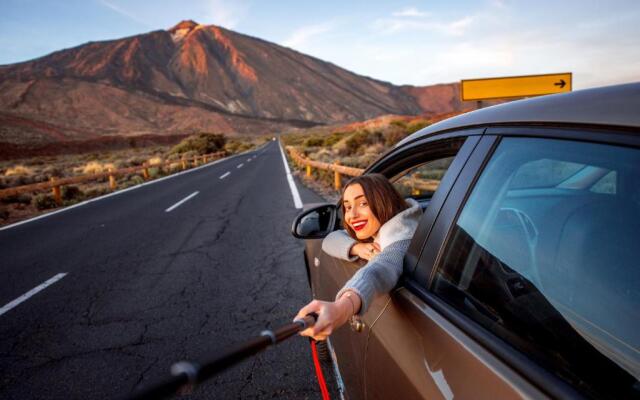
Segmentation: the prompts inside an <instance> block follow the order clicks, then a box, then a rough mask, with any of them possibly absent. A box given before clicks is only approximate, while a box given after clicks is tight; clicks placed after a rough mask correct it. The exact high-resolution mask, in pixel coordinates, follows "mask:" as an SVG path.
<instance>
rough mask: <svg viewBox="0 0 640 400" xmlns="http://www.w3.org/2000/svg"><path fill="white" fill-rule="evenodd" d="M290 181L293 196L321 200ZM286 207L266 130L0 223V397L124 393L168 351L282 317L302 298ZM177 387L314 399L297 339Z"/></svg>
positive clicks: (290, 207) (189, 354) (211, 345)
mask: <svg viewBox="0 0 640 400" xmlns="http://www.w3.org/2000/svg"><path fill="white" fill-rule="evenodd" d="M297 187H298V189H299V191H300V196H301V197H302V201H303V202H305V203H308V202H318V201H322V199H321V198H320V197H318V196H317V195H315V194H314V193H312V192H310V191H308V190H306V189H305V188H304V187H302V186H301V185H299V184H298V185H297ZM298 211H299V210H297V209H296V208H295V207H294V199H293V197H292V192H291V190H290V187H289V184H288V182H287V178H286V172H285V167H284V163H283V159H282V154H281V150H280V147H279V144H278V142H276V141H272V142H269V143H267V144H266V145H265V146H264V147H262V148H260V149H258V150H256V151H253V152H250V153H246V154H244V155H240V156H234V157H229V158H227V159H224V160H221V161H218V162H217V163H215V164H214V165H207V166H204V167H201V168H199V169H198V170H193V171H190V172H188V173H183V174H181V175H179V176H175V177H171V178H168V179H164V180H162V181H159V182H155V183H152V184H148V185H145V186H142V187H138V188H136V189H134V190H129V191H127V192H125V193H121V194H118V195H114V196H110V197H107V198H104V199H100V200H98V201H93V202H90V203H87V204H84V205H81V206H79V207H75V208H73V209H70V210H66V211H63V212H60V213H57V214H55V215H51V216H47V217H45V218H41V219H38V220H35V221H31V222H28V223H24V224H21V225H18V226H14V227H10V228H8V229H3V230H0V254H1V259H0V277H1V279H0V307H2V306H4V307H3V311H2V314H1V315H0V398H2V399H7V400H8V399H31V398H38V399H70V398H76V399H112V398H122V397H123V396H125V397H126V396H127V395H129V394H131V393H132V391H133V390H134V389H139V388H141V387H146V386H148V385H149V384H151V383H154V382H157V381H158V380H161V379H162V378H164V377H167V376H168V368H169V366H170V365H171V364H172V363H173V362H175V361H178V360H182V359H187V360H202V359H206V358H207V356H208V355H211V354H213V353H214V352H215V351H216V350H217V349H221V348H224V347H225V346H227V345H229V344H233V343H237V342H238V341H242V340H243V339H247V338H249V337H252V336H255V335H257V334H258V333H259V332H260V331H261V330H262V329H265V328H267V327H273V328H275V327H277V326H279V325H282V324H284V323H288V322H289V321H290V320H291V318H292V317H293V316H294V315H295V312H296V311H297V310H298V309H299V307H301V306H302V305H304V304H305V303H306V302H307V301H308V300H309V296H310V294H309V289H308V286H307V283H306V275H305V271H304V264H303V262H304V261H303V259H302V255H301V254H302V248H303V244H302V242H301V241H298V240H296V239H294V238H293V237H292V236H291V234H290V226H291V222H292V220H293V218H294V216H295V215H296V214H297V212H298ZM61 274H66V275H61ZM51 278H55V279H53V281H50V279H51ZM47 284H48V285H47ZM36 288H39V289H41V290H40V291H39V292H37V293H35V294H33V293H31V295H29V292H30V291H33V290H34V289H36ZM36 290H37V289H36ZM25 294H26V295H27V296H26V298H25V297H22V298H21V296H24V295H25ZM20 299H22V300H24V301H22V302H19V304H17V305H16V304H15V303H16V301H20ZM12 302H13V303H14V305H13V306H12ZM183 398H193V399H209V398H216V399H235V398H278V399H304V398H309V399H316V398H319V390H318V385H317V381H316V378H315V374H314V370H313V365H312V362H311V356H310V349H309V346H308V342H307V341H306V340H304V339H303V338H300V337H296V338H293V339H291V340H290V341H289V342H286V343H283V344H280V345H278V346H277V347H274V348H271V349H269V350H268V351H266V352H264V353H262V354H261V355H260V356H258V357H255V358H253V359H252V360H249V361H246V362H244V363H242V364H241V365H238V366H236V367H234V368H233V369H231V370H228V371H226V372H225V373H223V374H221V375H218V376H217V377H215V378H213V379H212V380H211V381H210V382H208V383H206V384H204V385H202V386H200V387H199V389H198V390H197V391H196V392H195V393H194V394H193V395H192V396H187V397H183Z"/></svg>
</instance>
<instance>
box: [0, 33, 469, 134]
mask: <svg viewBox="0 0 640 400" xmlns="http://www.w3.org/2000/svg"><path fill="white" fill-rule="evenodd" d="M458 98H459V96H458V89H457V84H448V85H446V84H445V85H436V86H431V87H413V86H395V85H392V84H390V83H388V82H382V81H378V80H375V79H371V78H367V77H363V76H360V75H357V74H354V73H352V72H349V71H347V70H345V69H342V68H340V67H337V66H335V65H333V64H331V63H328V62H324V61H322V60H319V59H316V58H313V57H310V56H307V55H304V54H301V53H299V52H296V51H294V50H291V49H288V48H285V47H282V46H279V45H276V44H274V43H270V42H267V41H264V40H261V39H257V38H253V37H250V36H247V35H243V34H239V33H236V32H233V31H230V30H227V29H223V28H220V27H218V26H214V25H208V26H205V25H199V24H197V23H195V22H193V21H183V22H181V23H179V24H178V25H176V26H175V27H173V28H171V29H169V30H159V31H154V32H150V33H146V34H141V35H136V36H132V37H128V38H123V39H118V40H111V41H104V42H90V43H86V44H83V45H81V46H78V47H75V48H72V49H66V50H61V51H58V52H55V53H52V54H49V55H47V56H44V57H42V58H39V59H35V60H32V61H28V62H24V63H19V64H12V65H5V66H0V145H1V144H2V143H6V144H12V145H27V144H28V145H31V146H33V145H36V144H46V143H51V142H64V141H68V140H92V139H97V138H100V137H103V136H105V135H142V134H145V135H149V134H155V135H175V134H185V133H190V132H196V131H210V132H223V133H229V134H235V133H238V134H242V133H254V134H258V133H267V132H273V131H281V130H286V129H290V128H292V127H305V126H313V125H319V124H335V123H346V122H351V121H358V120H365V119H369V118H373V117H376V116H380V115H385V114H399V115H416V114H440V113H443V112H453V111H459V110H461V109H462V107H463V105H462V104H461V102H460V101H459V99H458Z"/></svg>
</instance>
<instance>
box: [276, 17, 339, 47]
mask: <svg viewBox="0 0 640 400" xmlns="http://www.w3.org/2000/svg"><path fill="white" fill-rule="evenodd" d="M333 25H334V24H333V23H332V22H324V23H321V24H315V25H308V26H304V27H302V28H299V29H296V30H295V31H294V32H293V33H292V34H291V35H289V37H288V38H286V39H285V40H283V41H282V45H283V46H286V47H292V48H295V47H303V46H304V45H305V44H307V43H308V42H309V39H311V38H313V37H314V36H319V35H321V34H323V33H326V32H329V31H331V30H332V29H333Z"/></svg>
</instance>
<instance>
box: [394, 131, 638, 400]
mask: <svg viewBox="0 0 640 400" xmlns="http://www.w3.org/2000/svg"><path fill="white" fill-rule="evenodd" d="M633 133H635V134H632V132H629V131H619V130H617V129H616V128H602V127H586V128H581V127H558V128H553V127H540V126H527V125H523V126H497V127H488V128H487V129H486V130H485V131H484V133H483V135H482V137H481V140H480V141H479V143H478V145H477V146H476V148H475V149H474V151H473V153H472V154H471V156H470V157H469V159H468V161H467V162H466V164H465V166H464V168H463V169H462V170H461V171H460V174H459V176H458V178H457V180H456V182H455V184H454V185H453V186H452V187H451V188H450V191H449V194H448V196H447V199H446V201H445V203H444V204H443V205H442V209H441V211H440V212H439V215H438V216H437V218H436V220H435V221H434V224H433V228H432V230H431V232H430V234H429V237H428V240H427V241H425V243H424V245H423V248H422V249H421V251H420V255H419V258H418V260H417V262H416V268H415V271H414V273H413V274H412V275H408V276H403V278H402V279H403V281H402V285H403V286H405V287H406V288H407V289H408V290H409V291H411V292H412V293H413V294H414V295H416V296H417V297H419V298H420V299H421V300H423V301H424V302H425V303H426V304H427V305H428V306H430V307H432V308H433V309H435V310H436V311H437V312H439V313H440V314H441V315H443V316H444V317H445V318H447V319H448V320H449V321H451V322H452V323H453V324H454V325H456V327H458V328H459V329H461V330H462V332H464V333H465V334H467V335H469V336H470V337H471V338H473V339H474V340H476V341H477V342H478V343H479V344H480V345H482V346H484V347H485V348H487V350H489V351H490V352H491V353H493V354H494V355H495V356H496V357H498V358H499V359H500V360H502V361H503V362H504V363H505V364H507V365H508V366H509V367H511V368H513V369H514V370H515V371H516V372H518V373H519V374H521V375H522V376H523V377H525V378H527V379H528V380H530V381H531V382H532V383H533V384H534V385H536V386H537V387H539V388H540V389H541V390H543V391H545V392H547V393H549V395H550V396H551V397H556V398H584V395H583V394H582V393H580V392H578V391H577V389H575V388H574V387H573V386H571V385H570V384H568V383H566V382H565V381H563V380H561V379H560V378H558V377H556V376H555V375H554V374H552V373H551V372H549V371H547V370H546V369H544V368H543V367H541V366H540V365H538V364H537V363H535V362H534V361H532V360H531V359H529V357H528V356H527V355H526V354H524V353H522V352H520V351H519V350H516V349H515V348H514V347H512V346H511V345H510V344H508V343H507V342H505V341H503V340H502V339H500V338H498V337H497V336H495V335H494V334H493V333H492V332H490V331H488V330H487V329H485V328H484V327H482V326H481V325H480V324H478V323H477V322H476V321H474V320H473V319H471V318H470V317H468V316H467V315H465V314H463V313H462V312H460V311H458V310H457V309H455V308H454V307H453V306H451V305H449V304H447V303H446V302H445V301H443V300H442V299H440V298H439V297H438V296H436V295H435V293H433V291H432V290H431V284H432V282H433V279H434V277H435V273H436V271H437V270H438V269H439V268H441V266H442V265H441V264H442V257H443V256H444V251H445V248H446V246H447V245H448V244H449V242H450V240H451V239H452V238H451V234H452V232H453V228H454V226H455V223H456V222H457V220H458V218H459V216H460V213H461V212H462V209H463V208H464V206H465V204H466V202H467V200H468V198H469V196H470V195H471V193H472V191H473V190H474V188H475V187H476V183H477V181H478V179H479V178H480V176H481V175H482V173H483V172H484V169H485V167H486V165H487V164H488V163H489V161H490V160H491V159H492V157H493V154H494V151H495V149H496V148H497V146H498V145H499V143H500V141H501V140H502V138H505V137H531V138H541V139H565V140H571V141H579V142H590V143H600V144H608V145H617V146H622V147H634V148H638V147H640V134H639V133H640V132H638V131H635V130H634V131H633Z"/></svg>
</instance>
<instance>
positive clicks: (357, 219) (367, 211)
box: [342, 183, 380, 240]
mask: <svg viewBox="0 0 640 400" xmlns="http://www.w3.org/2000/svg"><path fill="white" fill-rule="evenodd" d="M342 204H343V205H344V219H345V221H346V222H347V224H348V225H349V226H350V227H351V229H353V231H354V232H355V233H356V237H357V238H358V239H359V240H364V239H369V238H370V237H372V236H373V235H375V234H376V233H377V232H378V230H379V229H380V221H378V218H376V216H375V215H373V212H372V211H371V208H370V207H369V202H368V201H367V198H366V197H364V190H362V186H361V185H360V184H359V183H354V184H353V185H349V186H348V187H347V188H346V189H345V191H344V195H343V197H342Z"/></svg>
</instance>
